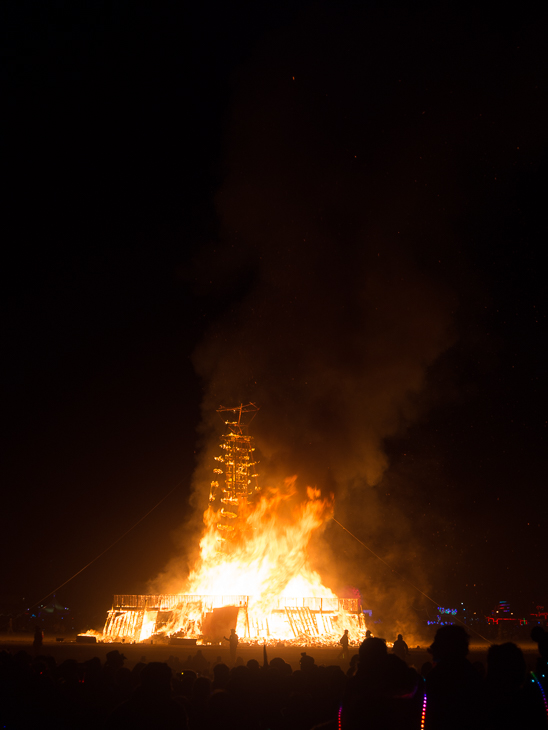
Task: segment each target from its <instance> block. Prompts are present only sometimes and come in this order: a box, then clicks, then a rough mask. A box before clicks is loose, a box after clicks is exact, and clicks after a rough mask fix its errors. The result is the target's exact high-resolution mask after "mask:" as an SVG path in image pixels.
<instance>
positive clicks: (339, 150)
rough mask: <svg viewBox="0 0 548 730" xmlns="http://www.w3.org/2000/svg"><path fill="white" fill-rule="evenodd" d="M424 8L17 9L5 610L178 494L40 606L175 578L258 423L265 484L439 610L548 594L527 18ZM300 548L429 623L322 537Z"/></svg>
mask: <svg viewBox="0 0 548 730" xmlns="http://www.w3.org/2000/svg"><path fill="white" fill-rule="evenodd" d="M229 6H230V7H229ZM259 6H260V7H259ZM414 7H415V9H413V10H410V9H409V8H406V7H405V6H396V5H394V4H391V3H374V2H373V3H349V2H342V3H337V4H336V7H335V4H334V3H304V2H301V3H289V2H288V3H285V4H284V3H280V2H277V3H265V4H258V3H249V4H244V3H239V4H224V5H221V6H217V5H214V4H212V3H207V2H206V3H201V4H200V5H199V7H198V4H196V6H195V7H194V8H189V7H187V8H185V7H184V4H183V3H164V2H155V3H137V2H118V3H101V2H96V3H77V4H76V5H75V4H74V3H68V2H57V3H48V4H47V5H44V4H43V3H37V2H28V3H25V2H18V3H12V4H9V3H8V4H6V5H5V6H4V9H3V11H2V12H3V14H4V15H5V19H4V21H3V22H2V28H3V30H2V33H3V39H2V46H3V48H4V51H5V54H4V61H3V68H2V82H3V84H2V86H3V95H2V96H3V99H4V102H5V103H4V105H3V106H4V107H5V109H4V112H3V115H2V116H3V121H2V137H1V139H2V152H1V154H2V170H3V179H4V185H3V188H4V193H3V196H2V241H3V245H2V278H3V285H2V344H3V348H2V349H3V357H2V385H3V404H2V413H3V419H2V422H3V438H2V483H3V490H2V494H3V497H2V507H3V508H2V541H3V543H2V556H3V560H2V602H3V604H4V605H8V604H10V605H11V604H17V605H25V606H29V605H32V604H33V603H35V602H36V601H39V600H40V599H41V598H43V597H44V596H45V595H47V594H48V593H49V592H51V591H53V590H54V589H55V588H57V586H59V585H61V584H62V583H64V582H65V581H67V580H68V579H69V578H70V577H71V576H72V575H74V574H75V573H76V572H77V571H79V570H81V569H82V568H83V567H84V566H85V565H87V564H88V563H89V562H90V561H93V560H94V559H95V558H96V557H97V556H98V555H100V554H101V553H102V552H103V551H104V550H106V549H107V548H108V547H109V546H110V545H112V544H113V543H115V542H116V541H117V540H118V539H119V538H120V537H121V536H122V535H124V533H125V532H126V531H127V530H129V529H130V528H132V527H133V526H134V525H135V523H137V522H138V521H139V520H141V518H142V517H143V516H144V515H145V514H146V513H147V512H148V511H149V510H151V509H152V508H153V507H154V506H155V505H156V504H157V503H158V502H160V500H162V499H163V498H164V497H166V495H168V496H167V497H166V498H165V499H164V501H162V502H161V504H160V505H159V506H158V507H157V508H156V509H155V510H154V511H153V512H151V514H150V515H148V516H147V517H146V518H145V519H143V520H142V521H141V522H140V523H139V524H138V525H137V526H136V527H135V528H134V529H133V530H131V532H129V533H128V534H127V536H125V537H123V539H120V540H119V541H118V542H116V544H115V545H114V546H113V547H112V548H111V549H110V550H108V551H107V552H106V553H105V554H104V555H103V556H102V557H100V558H99V559H98V560H96V561H95V562H94V563H93V564H92V565H91V566H90V567H89V568H87V569H86V570H84V571H83V572H82V573H81V574H80V575H79V576H78V577H76V578H75V579H74V580H72V581H71V582H69V583H68V584H67V585H66V586H65V587H63V588H61V589H60V590H59V591H58V593H57V598H58V600H59V601H60V602H61V603H63V605H67V606H71V607H74V609H75V610H77V611H79V612H82V613H84V614H85V615H86V616H87V617H89V620H90V621H96V622H97V623H100V622H101V620H102V619H103V617H104V615H105V612H106V610H107V608H109V606H110V601H111V599H112V594H114V593H140V592H146V591H147V590H148V589H149V587H150V581H152V580H153V579H154V578H155V577H156V576H157V575H158V574H159V573H160V572H161V571H162V570H163V569H164V568H165V566H166V565H167V564H168V563H169V562H170V561H171V565H172V566H173V565H176V566H177V568H176V569H177V570H180V571H181V575H183V574H184V571H185V570H186V566H187V565H188V560H191V559H192V556H193V553H194V551H195V549H196V546H197V540H198V534H199V521H200V512H201V511H202V510H203V509H204V508H205V506H206V496H204V495H207V490H208V486H209V480H210V478H211V472H210V470H211V468H212V464H211V461H210V456H211V454H213V453H216V444H217V443H218V441H217V440H216V439H215V436H214V433H215V431H216V432H217V433H220V432H221V430H222V423H221V421H220V418H219V417H218V416H217V415H216V413H215V408H217V407H219V405H221V404H222V405H225V406H228V405H236V404H238V403H240V402H248V401H253V402H256V403H257V404H258V405H259V406H260V408H261V411H260V412H259V414H258V416H257V418H256V419H255V422H254V424H253V434H254V435H255V437H256V440H257V447H258V451H260V455H261V468H260V472H261V475H262V476H263V479H264V483H265V484H274V483H277V482H278V483H279V480H281V479H283V478H284V477H286V476H291V475H293V474H297V476H298V484H299V488H300V489H301V490H304V488H305V487H306V485H307V484H313V485H314V486H318V487H320V488H321V489H322V490H323V491H324V493H327V492H333V493H334V494H335V505H336V506H335V516H336V518H337V519H338V520H339V521H340V522H341V523H342V524H344V525H345V526H347V527H348V529H349V530H350V531H351V532H353V533H354V534H355V535H356V536H358V537H359V539H360V540H362V541H363V542H364V543H366V544H367V545H368V546H369V547H370V548H371V549H372V550H374V551H375V552H376V553H378V554H379V555H380V556H382V557H383V559H385V560H386V561H387V562H388V563H389V564H390V565H391V566H392V567H393V568H394V569H395V570H396V571H398V573H400V574H402V575H404V576H406V578H407V579H409V580H410V581H411V582H412V583H414V584H415V585H417V586H419V587H420V588H421V590H422V591H424V592H425V593H427V594H428V595H429V596H431V597H432V598H433V599H434V600H435V601H437V602H439V603H440V604H442V605H456V604H460V603H461V602H464V603H465V605H469V606H470V608H471V609H473V610H478V611H480V610H482V611H484V612H490V610H491V609H492V608H493V607H494V606H495V604H496V603H498V602H499V601H500V600H508V601H510V602H511V604H512V606H513V608H514V609H515V610H519V611H521V612H530V609H533V608H534V606H536V605H538V604H541V605H548V593H547V584H546V564H547V557H548V555H547V553H548V550H547V547H546V545H547V542H548V541H547V540H546V532H547V526H548V525H547V521H546V514H547V501H548V499H547V490H546V446H547V416H546V413H547V405H548V403H547V385H546V357H545V354H544V355H543V353H544V351H545V349H546V345H545V342H546V323H547V320H546V309H547V298H546V253H545V251H546V244H547V240H548V238H547V223H546V220H547V218H546V201H547V196H546V193H547V185H546V176H547V172H548V171H547V164H546V163H547V159H546V129H547V128H548V113H547V112H548V99H547V94H546V84H547V61H546V46H545V38H546V31H547V23H546V20H547V16H546V15H539V12H538V10H535V9H534V8H535V6H534V5H533V4H531V5H530V6H528V5H527V4H523V3H520V4H519V5H518V4H516V5H515V6H514V7H513V8H511V9H509V10H507V11H502V10H501V7H500V6H499V7H497V10H496V13H493V12H491V11H489V12H488V11H487V10H486V11H485V12H483V11H481V10H478V9H477V8H472V7H471V6H466V5H463V4H462V3H446V4H444V5H443V6H440V5H439V4H434V3H431V4H430V3H423V4H421V5H420V6H418V5H417V6H414ZM532 8H533V9H532ZM504 13H506V14H504ZM311 555H312V559H313V560H314V561H315V564H316V565H317V566H318V567H319V568H320V569H321V570H322V571H323V574H324V575H325V579H326V582H328V583H329V585H330V586H331V587H332V588H333V589H334V590H337V591H341V592H342V591H343V590H345V588H346V587H348V586H356V587H358V588H359V589H360V590H361V592H362V595H363V597H364V604H366V605H367V606H368V607H370V608H373V609H375V610H376V611H377V612H378V613H379V615H382V614H383V612H384V613H386V614H387V615H388V614H389V613H392V614H394V612H398V611H401V612H408V611H411V610H412V609H413V608H415V609H416V610H418V609H419V608H420V606H421V605H422V603H421V601H422V599H421V597H420V594H418V593H417V592H416V591H414V589H412V588H411V587H410V586H409V584H408V583H406V581H405V580H404V579H403V578H401V577H399V576H397V575H396V574H395V573H391V572H390V570H388V569H387V568H386V566H385V565H384V564H382V563H381V562H380V561H378V560H377V559H376V558H374V557H373V556H372V555H371V554H370V553H368V551H366V550H365V549H364V548H363V547H361V546H360V545H359V544H358V543H357V542H356V541H354V540H352V538H350V537H349V536H348V535H347V534H346V533H344V532H343V531H342V530H341V529H340V528H339V527H338V526H337V525H335V524H334V523H331V524H329V525H328V526H327V527H326V529H325V531H324V532H323V534H322V535H321V536H319V537H318V538H317V540H315V541H314V544H313V545H312V546H311ZM174 560H175V563H174V562H173V561H174Z"/></svg>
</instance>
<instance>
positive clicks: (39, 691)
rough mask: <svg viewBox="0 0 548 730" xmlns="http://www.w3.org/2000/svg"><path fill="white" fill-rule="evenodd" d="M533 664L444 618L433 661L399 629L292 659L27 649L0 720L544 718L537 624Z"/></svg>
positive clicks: (182, 722) (469, 721) (169, 722)
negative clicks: (151, 658) (479, 645)
mask: <svg viewBox="0 0 548 730" xmlns="http://www.w3.org/2000/svg"><path fill="white" fill-rule="evenodd" d="M532 636H533V638H534V639H535V641H537V642H538V645H539V657H538V658H537V660H536V670H535V671H534V672H528V671H527V667H526V663H525V659H524V656H523V653H522V651H521V650H520V649H519V647H518V646H516V645H515V644H513V643H506V644H501V645H493V646H491V647H490V649H489V651H488V655H487V666H484V665H483V664H482V663H481V662H476V663H474V664H472V663H471V662H470V661H469V660H468V658H467V654H468V643H469V637H468V635H467V634H466V632H465V630H464V629H463V628H462V627H461V626H456V625H450V626H443V627H442V628H440V629H439V630H438V631H437V633H436V637H435V640H434V643H433V644H432V646H431V647H430V649H429V651H430V653H431V655H432V662H427V663H425V664H424V665H423V666H422V667H421V668H420V671H418V670H417V669H416V668H415V667H413V666H409V664H408V661H409V655H408V651H407V645H406V644H405V642H404V641H403V638H402V637H401V636H399V637H398V642H399V644H397V645H396V644H395V647H396V648H395V650H393V651H389V650H388V648H387V645H386V643H385V641H384V640H383V639H379V638H375V637H370V638H367V639H366V640H365V641H364V642H363V643H362V644H361V646H360V648H359V653H358V654H356V655H354V656H352V657H351V658H350V662H349V663H350V667H349V669H348V671H347V672H346V673H345V672H344V671H343V670H342V669H341V668H340V667H339V666H318V665H316V663H315V661H314V658H313V657H312V656H309V655H307V654H306V653H305V652H303V654H302V655H301V660H300V668H299V669H298V670H297V671H293V670H292V668H291V666H290V665H289V664H287V663H286V662H285V661H284V660H283V659H280V658H273V659H271V660H270V661H269V662H268V661H267V660H266V654H265V661H264V662H263V663H262V665H261V664H259V662H257V661H256V660H255V659H252V660H250V661H248V662H247V664H243V662H242V661H241V660H239V661H237V662H236V666H234V667H233V668H232V669H230V668H229V667H228V666H226V665H225V664H223V663H222V662H218V663H216V664H214V665H213V667H210V665H209V663H208V662H207V661H206V659H205V657H204V656H203V655H202V653H201V652H200V651H198V652H197V653H196V655H195V656H189V657H188V659H187V661H186V662H185V663H184V664H183V663H181V661H180V660H179V659H178V658H177V657H170V659H169V660H168V662H150V663H146V658H145V657H143V658H142V661H140V662H138V663H137V664H136V665H135V666H134V667H133V669H131V670H130V669H129V668H127V667H125V666H124V662H125V657H124V656H123V655H122V654H120V652H119V651H118V650H113V651H110V652H109V653H108V654H107V658H106V662H105V663H102V662H101V660H100V659H99V658H97V657H95V658H93V659H90V660H88V661H85V662H82V663H79V662H77V661H76V660H73V659H69V660H66V661H63V662H62V663H60V664H56V662H55V660H54V659H53V658H52V657H48V656H41V655H38V656H35V657H32V656H31V655H30V654H28V653H27V652H24V651H18V652H17V653H15V654H10V653H8V652H2V653H0V726H1V727H2V728H6V729H7V730H10V729H11V728H14V729H15V728H42V727H55V728H59V730H64V729H65V728H71V730H72V729H79V728H82V729H83V730H87V729H88V728H89V729H90V730H91V728H93V729H94V730H96V729H97V728H107V729H111V730H126V729H129V728H131V729H132V730H140V729H141V728H143V729H144V728H147V730H154V729H155V728H161V729H162V730H172V729H173V730H176V729H177V730H213V729H215V730H218V729H219V730H223V729H225V730H236V729H238V730H311V729H312V728H318V730H320V728H321V729H322V730H339V728H340V729H341V730H355V729H356V730H358V729H361V728H364V729H366V728H367V730H400V729H401V730H407V729H410V730H452V729H453V728H458V730H467V729H468V728H470V729H472V730H476V729H477V730H480V729H483V728H485V729H486V730H495V729H496V730H500V729H504V730H505V729H507V728H508V729H510V728H512V729H513V730H518V729H519V730H537V728H538V729H539V730H540V729H543V730H546V728H548V704H547V695H548V691H547V683H546V676H547V671H546V670H547V661H548V633H547V632H545V631H544V630H543V629H542V628H540V627H537V628H536V629H534V630H533V634H532Z"/></svg>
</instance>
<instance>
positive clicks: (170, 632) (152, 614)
mask: <svg viewBox="0 0 548 730" xmlns="http://www.w3.org/2000/svg"><path fill="white" fill-rule="evenodd" d="M360 609H361V607H360V606H359V601H358V600H357V599H346V598H345V599H339V598H336V597H335V598H328V599H321V598H295V597H289V598H284V597H280V598H278V599H276V600H275V601H273V602H272V605H271V609H270V610H269V611H268V612H261V611H260V610H259V609H258V608H257V607H256V605H255V604H254V602H253V599H252V597H250V596H194V595H167V594H164V595H148V596H147V595H142V596H115V597H114V605H113V608H112V610H111V611H110V612H109V614H108V617H107V622H106V625H105V629H104V633H103V640H104V641H106V642H112V641H122V640H123V641H128V642H142V641H147V640H148V639H153V640H155V641H159V642H162V641H168V640H169V639H170V638H172V637H177V638H185V639H195V640H196V641H198V643H216V642H217V641H221V640H222V637H223V636H224V635H226V634H227V633H228V632H229V629H230V628H234V627H236V631H237V633H238V635H239V636H240V639H241V640H242V641H243V642H246V643H251V644H253V643H256V642H260V643H263V642H267V643H272V642H276V641H279V640H283V641H285V642H288V643H294V644H297V645H301V644H303V643H304V644H307V645H310V644H311V643H312V644H334V643H337V642H338V638H339V636H340V634H341V632H342V631H343V630H344V628H348V629H349V633H350V636H351V639H352V640H353V641H361V640H362V639H363V637H364V635H365V630H366V626H365V621H364V617H363V614H362V613H361V610H360Z"/></svg>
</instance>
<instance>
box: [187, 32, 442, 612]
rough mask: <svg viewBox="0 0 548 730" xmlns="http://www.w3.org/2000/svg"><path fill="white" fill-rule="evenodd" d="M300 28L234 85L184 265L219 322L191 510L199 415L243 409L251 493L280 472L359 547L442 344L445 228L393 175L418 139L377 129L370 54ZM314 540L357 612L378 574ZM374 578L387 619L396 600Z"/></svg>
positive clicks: (204, 359)
mask: <svg viewBox="0 0 548 730" xmlns="http://www.w3.org/2000/svg"><path fill="white" fill-rule="evenodd" d="M316 34H317V35H318V37H316V36H315V35H314V32H312V35H311V36H309V37H308V40H307V41H304V40H303V38H302V36H300V35H299V33H298V32H297V31H296V32H295V33H294V34H288V35H284V36H283V37H280V36H277V37H276V38H274V39H273V40H272V42H271V44H270V45H268V46H267V47H266V48H264V49H263V50H261V51H260V52H258V53H257V54H256V55H255V57H254V58H253V59H252V61H250V62H249V63H247V64H246V65H245V66H243V67H242V68H241V69H240V71H239V73H238V74H237V77H236V78H235V80H234V103H233V106H232V109H231V113H230V119H229V121H228V122H227V161H226V175H225V179H224V182H223V184H222V187H221V189H220V191H219V193H218V197H217V210H218V216H219V223H220V235H219V238H218V239H217V240H216V241H215V242H214V244H212V245H211V247H209V248H208V251H207V254H206V255H204V256H202V257H201V258H200V259H199V260H198V261H197V262H196V277H197V279H198V282H199V286H200V287H201V291H202V292H203V294H204V296H213V297H216V298H217V301H219V302H221V305H222V307H223V308H224V311H223V313H222V314H221V316H220V317H219V318H218V319H217V321H216V322H215V324H214V325H213V326H212V327H211V329H210V330H209V331H208V332H207V334H206V336H205V338H204V340H203V342H202V344H201V345H200V347H199V348H198V349H197V351H196V353H195V356H194V363H195V367H196V369H197V372H198V373H199V375H200V376H201V378H202V380H203V383H204V387H205V392H204V400H203V414H204V424H203V426H202V434H203V441H204V447H203V453H202V456H203V458H202V461H201V464H200V466H199V467H198V469H197V472H196V475H195V488H196V494H195V504H196V506H197V507H198V508H199V509H198V511H199V512H200V508H201V511H203V509H204V508H205V506H206V503H207V491H208V488H209V482H210V480H211V468H212V467H211V465H212V463H213V462H212V456H213V454H214V453H217V451H218V448H217V444H218V441H217V436H215V434H218V433H219V432H220V430H221V429H222V424H221V421H220V419H219V417H218V415H217V414H216V413H215V411H216V409H217V408H218V407H219V406H220V405H223V406H236V405H238V404H240V403H242V402H243V403H246V402H249V401H252V402H255V403H257V404H258V405H259V406H260V409H261V410H260V413H259V415H258V416H257V418H256V419H255V421H254V423H253V427H252V433H253V435H254V436H255V439H256V442H257V446H258V452H259V451H260V459H261V463H260V465H259V469H258V470H259V472H260V474H261V481H262V483H263V484H272V483H276V482H278V483H281V481H282V480H283V479H284V478H285V477H287V476H289V475H292V474H297V475H298V484H299V487H300V488H301V489H302V490H304V489H305V488H306V487H307V486H308V485H311V486H314V487H318V488H320V489H321V490H322V491H323V492H324V493H327V492H333V493H334V494H335V515H336V516H338V517H339V519H340V520H341V521H342V522H343V523H346V524H349V525H350V528H351V529H352V530H353V531H354V530H355V531H359V532H360V535H361V537H362V539H363V537H368V536H369V537H371V536H372V535H375V534H377V535H378V534H380V533H378V523H379V521H381V520H382V519H383V517H382V510H381V506H380V504H379V501H378V492H377V487H378V485H379V484H380V483H381V482H382V480H383V475H385V472H386V470H387V468H388V460H387V455H386V452H385V449H384V442H385V439H386V438H387V437H390V436H394V435H396V434H400V433H402V432H403V431H405V429H406V427H407V426H408V425H409V424H410V423H412V422H413V421H414V419H416V418H417V417H418V416H419V415H421V413H422V411H423V407H424V400H423V396H422V394H423V393H424V392H425V389H426V388H427V386H428V372H429V367H430V366H431V365H432V363H434V362H435V361H436V359H437V358H438V356H439V355H440V354H441V353H443V352H444V351H445V350H446V349H447V348H448V347H449V346H450V345H451V343H452V340H453V332H452V326H451V323H452V311H453V310H454V308H455V301H454V298H453V296H452V294H451V293H450V291H449V290H448V288H447V286H446V284H444V283H443V281H442V280H441V279H440V277H439V275H438V273H437V269H436V267H437V266H438V254H439V252H440V251H441V250H445V248H446V246H445V241H444V236H448V235H449V234H448V233H447V231H446V230H444V227H443V224H442V222H440V213H439V203H438V200H437V198H436V196H435V195H433V194H431V193H430V191H427V192H424V187H423V189H422V190H421V191H419V190H418V186H417V185H415V184H414V183H413V178H412V177H409V175H411V176H412V175H413V174H414V173H413V172H411V171H410V170H409V159H410V145H411V146H415V147H416V146H417V145H418V144H420V142H421V141H422V140H423V138H424V135H425V130H424V129H422V128H418V127H417V126H416V122H415V121H413V122H412V124H411V126H410V127H406V126H405V125H404V124H403V122H400V123H398V122H397V121H396V120H395V119H394V118H393V116H392V115H393V111H394V108H395V105H396V104H397V100H398V97H397V94H398V93H400V91H401V89H399V88H398V85H397V83H396V81H394V88H393V89H392V90H390V89H384V90H383V92H382V93H381V91H380V84H379V71H378V67H379V64H382V62H383V59H382V58H377V59H376V64H377V65H375V63H374V62H373V56H374V50H375V48H373V49H372V50H371V49H370V51H369V53H370V54H371V57H368V56H367V53H368V52H367V51H366V50H363V51H362V52H361V53H362V55H361V56H360V57H359V58H357V59H354V60H355V64H354V65H353V64H352V63H351V62H350V61H349V60H348V59H345V60H344V61H341V60H340V59H337V51H339V50H341V49H342V46H343V40H342V39H341V38H339V39H338V41H337V42H336V43H335V45H333V44H332V45H331V47H330V50H329V51H327V52H326V53H327V57H323V56H322V55H321V54H320V53H319V51H318V48H319V47H320V45H321V44H320V40H321V38H320V37H319V36H321V31H317V33H316ZM303 43H305V45H306V43H307V44H308V45H307V46H306V47H305V50H304V51H302V50H301V51H299V50H298V49H299V47H300V46H302V44H303ZM376 50H378V48H377V49H376ZM371 63H373V66H371ZM407 93H409V92H407ZM410 137H411V139H410ZM407 177H409V180H407ZM426 221H428V223H426ZM200 513H201V512H200ZM390 524H391V528H392V533H391V539H390V543H389V544H387V543H384V545H383V547H384V549H383V555H384V557H385V558H390V557H391V556H392V557H394V559H396V560H399V559H400V558H401V557H402V555H403V554H407V553H408V551H409V545H410V544H411V543H412V542H413V535H412V530H411V528H410V526H409V524H408V523H407V522H406V520H405V519H404V517H403V516H402V515H401V514H398V513H397V511H392V513H391V515H390ZM376 531H377V532H376ZM328 533H329V534H328V535H324V540H322V541H320V542H319V543H317V544H315V545H313V546H312V547H311V550H312V553H313V555H314V556H315V558H316V561H317V564H318V565H319V567H320V569H321V570H322V571H323V575H326V576H327V577H328V579H330V580H331V585H332V586H333V587H334V588H335V589H339V590H340V589H341V588H342V586H343V585H344V583H345V581H347V580H348V581H352V580H353V581H354V585H356V582H357V581H361V586H362V587H365V588H366V589H367V590H368V591H369V595H368V597H367V598H365V597H364V603H365V605H367V604H368V602H375V600H376V599H375V597H374V595H373V593H372V591H373V589H374V586H378V584H379V580H377V574H376V573H377V570H378V569H380V570H384V571H385V572H386V569H385V567H384V566H382V565H377V564H375V561H374V559H373V558H371V556H370V555H369V554H368V553H364V550H363V548H362V546H360V545H359V544H358V543H356V542H355V541H354V542H353V541H352V540H351V539H350V538H348V536H347V535H345V534H338V533H337V534H335V533H336V529H335V530H334V529H332V528H329V530H328ZM396 533H397V535H398V538H397V539H396V537H395V534H396ZM189 534H190V533H188V532H187V533H186V538H187V539H188V535H189ZM326 538H329V539H326ZM411 552H412V551H411ZM371 561H372V562H371ZM404 564H405V565H406V563H405V561H404ZM345 565H346V567H345ZM398 565H400V566H401V561H400V562H398ZM348 566H350V567H348ZM414 576H415V577H416V570H415V571H414ZM419 577H421V576H419ZM382 582H383V584H384V588H382V589H381V588H380V587H379V588H378V590H379V592H381V590H382V591H384V595H385V596H386V595H388V598H389V602H390V604H391V605H392V606H393V608H394V609H395V610H396V609H397V612H398V613H399V615H400V616H401V615H402V612H405V611H407V610H408V608H409V600H410V599H409V596H408V595H407V594H406V595H405V596H404V598H403V599H402V598H401V593H402V589H401V586H399V587H397V586H394V585H391V584H390V581H388V582H387V581H386V576H384V578H383V579H382ZM404 593H405V591H404ZM398 602H400V603H402V602H403V604H404V605H403V606H398ZM399 626H400V627H401V626H402V624H401V623H400V624H399Z"/></svg>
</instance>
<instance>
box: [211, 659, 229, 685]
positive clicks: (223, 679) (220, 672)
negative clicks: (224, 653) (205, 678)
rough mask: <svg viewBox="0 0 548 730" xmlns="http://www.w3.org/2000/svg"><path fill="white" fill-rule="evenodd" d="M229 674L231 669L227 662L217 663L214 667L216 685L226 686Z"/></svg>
mask: <svg viewBox="0 0 548 730" xmlns="http://www.w3.org/2000/svg"><path fill="white" fill-rule="evenodd" d="M229 676H230V669H229V668H228V667H227V665H226V664H216V665H215V666H214V667H213V682H214V683H215V686H216V687H226V685H227V684H228V678H229Z"/></svg>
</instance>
